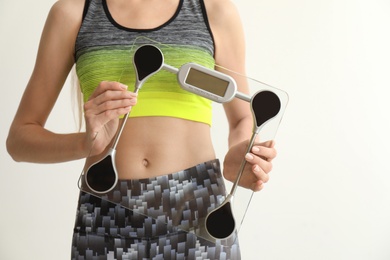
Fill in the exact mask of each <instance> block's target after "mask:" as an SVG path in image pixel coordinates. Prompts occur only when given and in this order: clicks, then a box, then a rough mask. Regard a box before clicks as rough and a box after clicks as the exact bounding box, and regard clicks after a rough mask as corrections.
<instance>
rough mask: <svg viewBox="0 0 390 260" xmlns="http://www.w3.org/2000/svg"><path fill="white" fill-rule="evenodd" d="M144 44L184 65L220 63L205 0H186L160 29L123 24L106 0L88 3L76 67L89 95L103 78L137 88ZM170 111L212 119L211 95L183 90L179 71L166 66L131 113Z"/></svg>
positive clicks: (194, 118) (150, 81)
mask: <svg viewBox="0 0 390 260" xmlns="http://www.w3.org/2000/svg"><path fill="white" fill-rule="evenodd" d="M143 44H153V45H155V46H156V47H158V48H159V49H160V50H161V51H162V53H163V55H164V63H166V64H168V65H170V66H173V67H176V68H180V66H182V65H183V64H185V63H188V62H195V63H198V64H201V65H203V66H206V67H208V68H214V65H215V64H214V58H213V55H214V41H213V37H212V34H211V31H210V28H209V24H208V20H207V15H206V13H205V9H204V4H203V1H202V0H181V1H180V4H179V6H178V8H177V11H176V13H175V15H174V16H173V17H172V18H171V19H170V20H169V21H167V22H166V23H165V24H163V25H161V26H159V27H158V28H155V29H150V30H139V29H131V28H126V27H123V26H121V25H119V24H117V23H116V22H115V21H114V20H113V19H112V17H111V15H110V13H109V10H108V8H107V5H106V2H105V0H92V1H91V2H90V3H89V5H86V9H85V12H84V19H83V24H82V26H81V28H80V32H79V35H78V38H77V41H76V54H75V58H76V72H77V75H78V77H79V81H80V87H81V90H82V93H83V95H84V101H86V100H88V99H89V97H90V95H91V94H92V92H93V91H94V90H95V88H96V87H97V86H98V84H99V83H100V82H101V81H119V82H121V83H123V84H125V85H127V86H128V87H129V90H133V89H134V84H135V79H136V75H135V69H134V65H133V55H134V51H135V50H136V48H137V47H138V46H140V45H143ZM144 116H169V117H177V118H182V119H187V120H192V121H197V122H203V123H206V124H209V125H211V120H212V106H211V101H210V100H208V99H205V98H202V97H200V96H197V95H195V94H193V93H190V92H187V91H185V90H183V89H182V88H181V87H180V85H179V84H178V82H177V76H176V75H175V74H173V73H170V72H168V71H164V70H161V71H159V72H158V73H156V74H155V75H153V76H151V77H150V78H149V79H148V80H147V81H146V82H145V84H144V85H143V86H142V88H141V89H140V91H139V94H138V103H137V105H136V106H135V107H134V108H133V109H132V111H131V114H130V117H144Z"/></svg>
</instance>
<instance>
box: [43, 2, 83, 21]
mask: <svg viewBox="0 0 390 260" xmlns="http://www.w3.org/2000/svg"><path fill="white" fill-rule="evenodd" d="M85 3H86V0H58V1H56V2H55V3H54V4H53V6H52V7H51V9H50V13H49V18H53V19H56V20H58V21H59V22H62V23H80V22H81V20H82V15H83V11H84V6H85Z"/></svg>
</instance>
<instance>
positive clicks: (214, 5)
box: [203, 0, 237, 17]
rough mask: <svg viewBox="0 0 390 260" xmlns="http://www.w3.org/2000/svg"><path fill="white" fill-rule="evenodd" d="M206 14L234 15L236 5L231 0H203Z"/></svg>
mask: <svg viewBox="0 0 390 260" xmlns="http://www.w3.org/2000/svg"><path fill="white" fill-rule="evenodd" d="M203 1H204V3H205V6H206V9H207V14H208V15H212V16H221V17H222V16H225V15H235V14H236V13H237V9H236V5H235V4H234V3H233V2H232V1H231V0H203Z"/></svg>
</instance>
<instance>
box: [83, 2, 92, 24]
mask: <svg viewBox="0 0 390 260" xmlns="http://www.w3.org/2000/svg"><path fill="white" fill-rule="evenodd" d="M90 3H91V0H85V4H84V11H83V21H84V18H85V16H86V15H87V12H88V8H89V4H90Z"/></svg>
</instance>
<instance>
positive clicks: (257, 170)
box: [252, 164, 269, 183]
mask: <svg viewBox="0 0 390 260" xmlns="http://www.w3.org/2000/svg"><path fill="white" fill-rule="evenodd" d="M252 171H253V173H254V175H255V177H256V178H257V180H259V181H261V182H263V183H267V182H268V181H269V175H268V174H267V173H266V172H264V170H263V169H262V168H261V167H260V166H259V165H257V164H255V165H253V166H252Z"/></svg>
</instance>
